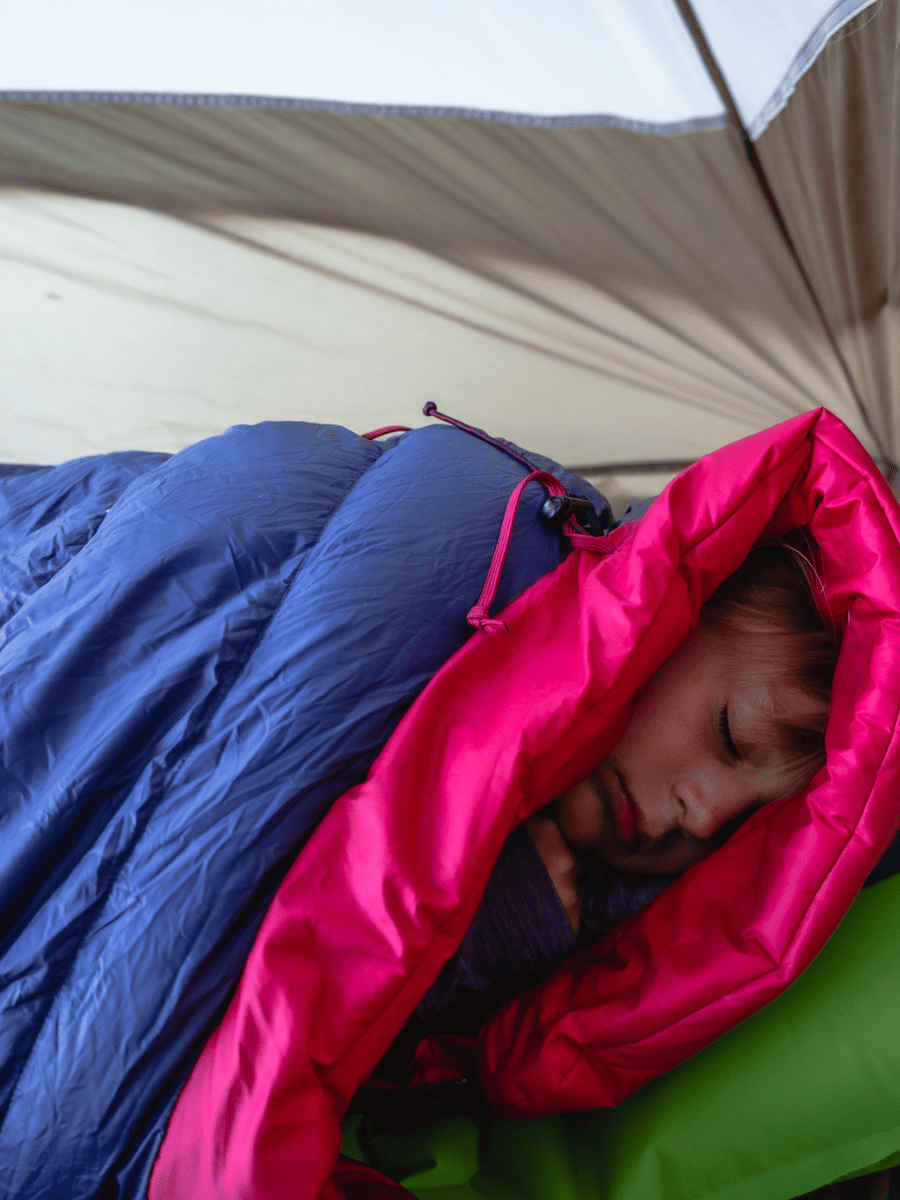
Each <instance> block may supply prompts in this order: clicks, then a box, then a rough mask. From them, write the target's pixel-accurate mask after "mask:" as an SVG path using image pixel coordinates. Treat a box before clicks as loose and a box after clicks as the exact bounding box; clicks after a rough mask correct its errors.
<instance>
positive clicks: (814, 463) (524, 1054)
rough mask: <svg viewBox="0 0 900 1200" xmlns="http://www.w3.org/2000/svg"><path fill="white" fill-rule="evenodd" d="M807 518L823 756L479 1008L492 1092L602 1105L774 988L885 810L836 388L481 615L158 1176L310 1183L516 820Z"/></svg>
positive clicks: (366, 802) (899, 819)
mask: <svg viewBox="0 0 900 1200" xmlns="http://www.w3.org/2000/svg"><path fill="white" fill-rule="evenodd" d="M798 525H808V526H809V527H810V529H811V531H812V533H813V536H814V537H815V538H816V540H817V541H818V543H819V546H820V548H821V552H822V558H823V573H824V580H825V585H826V591H827V605H828V607H829V609H830V612H831V615H832V618H833V620H834V622H835V625H836V628H837V629H838V631H839V634H840V635H841V636H842V649H841V655H840V660H839V663H838V669H837V674H836V678H835V687H834V698H833V704H832V715H831V719H830V723H829V728H828V734H827V752H828V760H827V764H826V766H825V767H824V768H823V770H822V771H820V772H819V774H818V775H817V776H816V777H815V779H814V780H813V782H812V784H811V786H810V788H809V789H808V790H807V792H806V793H805V794H803V795H800V796H797V797H793V798H791V799H789V800H785V801H781V802H779V803H777V804H773V805H770V806H767V807H766V808H764V809H761V810H760V811H759V812H757V813H756V814H755V815H754V816H753V817H752V818H751V819H750V820H749V821H748V822H746V824H745V825H743V826H742V827H741V829H740V830H739V831H738V833H736V834H735V835H734V837H733V838H732V839H731V840H730V841H729V842H728V844H727V845H726V846H725V847H724V848H723V849H721V850H719V851H718V852H717V853H716V854H714V855H712V856H711V857H710V858H708V859H706V860H705V861H703V862H702V863H700V864H698V865H697V866H695V867H694V868H692V869H691V870H690V871H689V872H687V873H686V874H685V875H684V876H683V877H682V878H681V879H680V880H679V881H678V882H677V883H675V884H673V885H672V886H671V887H669V888H668V889H667V890H666V891H665V892H663V893H662V894H661V895H660V896H659V897H658V898H657V899H656V900H655V901H654V902H653V904H652V905H651V906H650V908H649V909H647V910H646V911H645V912H644V913H642V914H641V915H640V916H638V917H636V918H634V919H632V920H631V921H630V922H627V923H626V924H625V925H624V926H621V927H619V928H618V929H616V930H615V931H614V932H612V933H611V934H610V935H609V936H608V937H607V938H605V939H604V940H603V941H602V942H601V943H600V944H598V945H597V946H595V947H592V948H591V949H590V950H587V951H583V952H582V953H581V954H579V955H578V956H577V957H576V958H574V959H573V960H571V962H570V963H567V964H566V966H565V967H564V968H561V969H560V970H559V971H558V972H557V973H556V974H555V976H554V977H553V978H552V979H550V980H549V981H548V982H547V983H545V984H544V985H543V986H541V987H540V988H538V989H535V990H534V991H532V992H530V993H527V994H526V995H524V996H522V997H520V998H518V999H517V1000H515V1001H514V1002H513V1003H512V1004H510V1005H509V1006H508V1007H507V1008H506V1009H505V1010H504V1011H502V1012H500V1013H499V1014H497V1015H495V1016H494V1017H493V1018H492V1019H491V1020H490V1021H489V1022H488V1024H487V1026H486V1027H485V1029H484V1030H483V1031H482V1035H481V1039H480V1045H479V1072H480V1075H481V1081H482V1084H483V1087H484V1090H485V1092H486V1094H487V1096H488V1098H489V1099H490V1100H491V1102H492V1103H493V1105H494V1106H495V1108H496V1110H497V1111H498V1112H499V1113H500V1114H501V1115H503V1116H507V1117H515V1116H523V1117H524V1116H536V1115H542V1114H548V1113H556V1112H563V1111H567V1110H573V1109H579V1108H594V1107H598V1106H603V1105H611V1104H616V1103H618V1102H619V1101H620V1100H622V1099H624V1098H625V1097H626V1096H628V1095H629V1094H630V1093H632V1092H633V1091H635V1090H636V1089H637V1088H639V1087H640V1086H641V1085H642V1084H644V1083H646V1082H648V1081H649V1080H651V1079H653V1078H655V1077H656V1076H658V1075H660V1074H661V1073H662V1072H664V1071H667V1070H669V1069H670V1068H671V1067H673V1066H675V1065H677V1064H678V1063H680V1062H682V1061H683V1060H684V1059H686V1058H687V1057H688V1056H690V1055H692V1054H694V1053H696V1052H697V1051H698V1050H700V1049H702V1048H703V1047H704V1046H706V1045H708V1044H709V1043H710V1042H712V1041H714V1040H715V1039H716V1038H717V1037H719V1036H721V1035H722V1034H723V1033H725V1032H726V1031H727V1030H728V1029H730V1028H731V1027H732V1026H734V1025H735V1024H737V1022H739V1021H741V1020H743V1019H744V1018H745V1017H747V1016H749V1015H750V1014H751V1013H753V1012H754V1011H756V1010H757V1009H758V1008H760V1007H761V1006H762V1005H764V1004H766V1003H767V1002H768V1001H769V1000H771V999H773V998H774V997H775V996H777V995H778V994H779V993H780V992H781V991H783V990H784V989H785V988H786V987H787V986H788V985H789V984H790V983H791V982H792V981H793V980H795V979H796V978H797V977H798V976H799V975H800V973H801V972H802V971H803V970H804V969H805V968H806V967H807V966H808V965H809V963H810V962H811V961H812V959H813V958H814V957H815V955H816V954H817V953H818V952H819V950H820V949H821V948H822V946H823V945H824V944H825V942H826V941H827V940H828V938H829V937H830V936H831V934H832V933H833V932H834V930H835V928H836V926H837V925H838V923H839V922H840V920H841V919H842V917H843V916H844V914H845V912H846V911H847V908H848V907H849V905H850V903H851V901H852V900H853V898H854V896H855V895H856V893H857V891H858V890H859V888H860V887H861V886H862V884H863V882H864V881H865V878H866V876H867V874H868V873H869V871H870V870H871V868H872V867H873V866H874V864H875V862H876V861H877V859H878V858H879V857H880V856H881V854H882V853H883V851H884V849H885V848H886V846H887V845H888V843H889V842H890V840H891V839H892V837H893V836H894V835H895V833H896V832H897V827H898V824H900V805H898V800H897V797H898V795H900V786H898V784H900V780H898V772H900V755H898V749H897V743H896V727H897V713H898V706H900V509H898V505H897V502H896V500H895V499H894V497H893V495H892V493H891V492H890V490H889V488H888V487H887V485H886V484H885V482H884V480H883V479H882V477H881V475H880V474H879V472H878V470H877V468H876V466H875V464H874V463H873V462H872V460H871V459H870V458H869V456H868V455H867V454H866V452H865V451H864V450H863V449H862V447H861V446H860V445H859V443H858V442H857V440H856V438H855V437H854V436H853V435H852V434H851V433H850V432H849V431H848V430H847V429H846V428H845V426H844V425H843V424H842V423H841V422H840V421H839V420H837V418H835V417H834V416H832V415H831V414H830V413H828V412H826V411H825V410H822V409H820V410H818V411H817V412H812V413H805V414H803V415H802V416H799V417H796V418H793V419H792V420H790V421H786V422H784V423H783V424H781V425H778V426H776V427H775V428H773V429H770V430H766V431H764V432H762V433H759V434H756V435H754V436H753V437H750V438H746V439H744V440H743V441H740V442H737V443H735V444H734V445H731V446H727V447H725V448H724V449H722V450H719V451H717V452H716V453H714V454H710V455H707V456H706V457H705V458H703V459H701V460H700V461H699V462H697V463H695V464H694V466H692V467H691V468H689V469H688V470H687V471H685V472H684V473H683V474H682V475H680V476H679V477H678V478H677V479H676V480H675V481H674V482H673V483H672V484H671V485H670V486H669V487H668V488H667V489H666V491H665V492H664V493H663V495H662V496H660V497H659V499H658V500H657V501H655V503H654V504H653V505H652V506H651V508H650V510H649V511H648V513H647V514H646V516H645V517H644V518H643V519H642V520H641V521H640V522H638V523H635V524H633V525H626V526H623V527H621V528H620V529H618V530H616V531H615V532H614V533H613V534H612V535H611V536H610V537H609V538H607V539H604V540H603V542H602V545H601V546H600V547H598V549H600V551H601V553H600V554H599V555H598V554H597V553H593V552H591V551H588V550H575V551H574V552H573V553H572V554H571V556H570V557H569V558H568V559H567V560H566V561H565V562H564V563H563V565H562V566H561V567H560V568H559V569H558V570H557V571H555V572H554V573H553V574H551V575H549V576H546V577H545V578H543V579H542V580H541V581H540V582H538V583H537V584H535V586H534V587H532V588H530V589H529V590H528V591H527V592H526V593H525V594H524V595H523V596H521V597H520V598H519V599H518V600H517V601H515V602H514V603H513V604H512V605H511V606H510V607H509V608H508V609H507V610H506V611H505V613H504V614H503V619H504V621H505V623H506V625H507V627H508V633H506V634H501V635H495V634H490V633H485V632H481V633H477V634H475V636H474V637H473V638H472V639H471V640H470V641H469V642H468V643H467V645H466V646H465V647H464V648H463V649H462V650H461V651H460V652H459V653H458V654H456V655H455V656H454V657H453V658H452V659H451V660H450V661H449V662H448V663H447V664H446V665H445V666H444V668H443V669H442V670H441V671H440V672H439V674H438V675H437V676H435V678H434V679H433V681H432V682H431V684H430V685H429V686H428V687H427V688H426V689H425V691H424V692H423V693H422V694H421V696H420V697H419V699H418V700H417V701H416V703H415V704H414V705H413V707H412V708H411V709H410V711H409V713H408V714H407V716H406V717H405V718H404V720H403V722H402V723H401V724H400V726H399V727H398V729H397V730H396V732H395V734H394V735H393V737H392V738H391V740H390V742H389V743H388V745H387V747H386V748H385V750H384V752H383V753H382V754H381V756H380V758H379V759H378V761H377V762H376V764H375V766H374V767H373V769H372V772H371V774H370V776H369V778H368V779H367V780H366V782H365V783H364V784H362V785H360V786H359V787H357V788H354V789H353V790H352V791H350V792H347V793H346V794H345V795H344V796H343V797H342V798H341V799H340V800H339V801H338V802H337V803H336V804H335V805H334V807H333V808H332V810H331V811H330V813H329V814H328V815H327V816H326V818H325V819H324V820H323V821H322V823H321V824H320V826H319V828H318V829H317V830H316V832H315V834H314V835H313V837H312V838H311V840H310V841H309V843H308V844H307V846H306V847H305V848H304V850H303V852H302V853H301V854H300V856H299V858H298V859H297V861H296V863H295V864H294V866H293V867H292V868H291V871H290V872H289V874H288V875H287V877H286V878H285V880H284V883H283V884H282V886H281V888H280V889H279V892H278V894H277V896H276V898H275V901H274V902H273V904H272V907H271V909H270V911H269V913H268V915H267V917H266V920H265V922H264V924H263V926H262V928H261V930H260V933H259V936H258V938H257V941H256V944H255V946H254V949H253V951H252V953H251V955H250V958H249V959H248V962H247V966H246V969H245V971H244V975H243V978H242V981H241V984H240V988H239V990H238V992H237V994H236V996H235V997H234V999H233V1001H232V1003H231V1005H230V1007H229V1009H228V1012H227V1013H226V1015H225V1018H224V1020H223V1022H222V1024H221V1026H220V1027H219V1028H218V1029H217V1030H216V1032H215V1033H214V1035H213V1036H212V1038H211V1039H210V1041H209V1043H208V1044H207V1046H206V1049H205V1050H204V1052H203V1055H202V1056H201V1058H200V1060H199V1061H198V1063H197V1065H196V1067H195V1069H194V1072H193V1074H192V1076H191V1078H190V1080H189V1081H188V1083H187V1085H186V1087H185V1089H184V1091H183V1092H182V1095H181V1097H180V1099H179V1102H178V1105H177V1107H176V1109H175V1112H174V1114H173V1117H172V1121H171V1123H170V1126H169V1129H168V1132H167V1135H166V1138H165V1140H164V1142H163V1145H162V1149H161V1151H160V1154H159V1157H158V1159H157V1163H156V1168H155V1171H154V1176H153V1181H152V1184H151V1189H150V1195H151V1197H152V1198H153V1200H182V1198H183V1200H188V1198H190V1200H213V1198H215V1200H231V1198H237V1197H241V1198H245V1200H250V1198H253V1200H281V1198H282V1197H283V1198H284V1200H288V1198H290V1200H301V1198H309V1200H313V1198H315V1197H318V1196H320V1195H323V1196H326V1197H329V1198H330V1200H335V1198H336V1197H337V1196H339V1195H341V1194H344V1193H343V1192H342V1191H341V1190H339V1187H338V1184H337V1183H336V1182H334V1180H332V1182H329V1180H331V1179H332V1172H333V1170H334V1166H335V1162H336V1159H337V1155H338V1147H339V1144H340V1137H341V1133H340V1121H341V1118H342V1115H343V1113H344V1111H345V1108H346V1106H347V1103H348V1101H349V1099H350V1097H351V1096H352V1094H353V1092H354V1091H355V1090H356V1088H357V1087H358V1086H359V1085H360V1084H361V1083H362V1082H363V1081H364V1080H365V1079H366V1078H367V1076H368V1075H369V1074H370V1073H371V1071H372V1069H373V1068H374V1066H375V1064H376V1063H377V1062H378V1060H379V1058H380V1057H381V1055H382V1053H383V1052H384V1050H385V1049H386V1047H387V1046H388V1045H389V1043H390V1042H391V1041H392V1040H393V1038H394V1037H395V1036H396V1034H397V1032H398V1031H399V1029H400V1027H401V1026H402V1025H403V1023H404V1022H405V1020H406V1019H407V1017H408V1016H409V1014H410V1013H411V1012H412V1010H413V1008H414V1007H415V1005H416V1004H417V1003H418V1001H419V1000H420V999H421V997H422V996H423V995H424V993H425V992H426V991H427V989H428V988H429V986H430V985H431V983H432V982H433V981H434V979H435V977H436V976H437V974H438V972H439V970H440V968H441V966H442V965H443V963H444V962H445V961H446V960H447V959H448V958H449V957H450V956H451V955H452V954H453V953H454V951H455V950H456V948H457V946H458V944H459V942H460V941H461V939H462V936H463V934H464V932H465V929H466V927H467V925H468V923H469V922H470V920H471V918H472V916H473V914H474V912H475V910H476V908H477V906H478V902H479V899H480V897H481V894H482V891H483V889H484V886H485V883H486V881H487V878H488V875H489V874H490V871H491V869H492V866H493V863H494V861H495V859H496V858H497V855H498V854H499V851H500V848H501V846H502V844H503V842H504V840H505V838H506V837H507V836H508V835H509V833H510V831H511V830H512V829H513V828H514V827H515V826H517V825H518V824H520V823H521V822H522V821H523V820H525V818H527V817H528V816H529V815H531V814H532V813H534V812H535V811H536V810H537V809H539V808H541V807H542V806H543V805H544V804H545V803H547V802H548V801H549V800H551V799H552V798H553V797H554V796H556V795H558V794H559V793H560V792H562V791H563V790H565V789H566V788H568V787H569V786H571V785H572V784H573V783H575V782H576V781H577V780H579V779H581V778H583V777H584V776H585V775H586V774H587V773H588V772H589V770H591V769H592V768H593V767H594V766H595V765H596V763H597V762H598V761H599V760H600V759H602V758H603V757H604V756H605V754H606V753H607V752H608V751H609V750H610V749H611V748H612V747H613V746H614V745H615V743H616V741H617V740H618V738H619V736H620V733H621V730H622V728H623V726H624V723H625V722H626V721H627V715H628V705H629V701H630V698H631V696H632V695H633V694H634V692H635V691H636V690H637V689H638V688H639V687H640V686H641V685H642V684H643V683H644V682H645V681H646V680H647V679H648V678H649V677H650V676H651V675H652V674H653V672H654V671H655V670H656V669H657V668H658V667H659V666H660V664H661V663H662V662H664V661H665V659H666V658H667V657H668V656H669V655H670V654H671V653H672V651H673V650H674V649H675V648H676V647H677V646H678V645H679V644H680V643H681V642H682V641H683V640H684V638H685V636H686V635H687V633H688V632H689V630H690V629H691V628H692V626H693V624H694V623H695V621H696V618H697V614H698V611H699V608H700V606H701V604H702V603H703V602H704V600H705V599H706V598H707V597H708V596H709V595H710V594H711V592H712V591H713V590H714V589H715V588H716V586H717V585H718V584H719V583H720V582H721V581H722V580H723V579H724V578H725V577H726V576H727V575H729V574H730V573H731V572H732V571H733V570H735V568H736V567H737V566H738V565H739V564H740V562H741V561H742V560H743V558H744V557H745V555H746V553H747V551H748V550H749V548H750V546H751V545H752V544H753V543H754V542H755V541H757V540H758V539H759V537H760V536H761V535H763V534H765V533H778V532H782V531H784V530H786V529H789V528H793V527H796V526H798Z"/></svg>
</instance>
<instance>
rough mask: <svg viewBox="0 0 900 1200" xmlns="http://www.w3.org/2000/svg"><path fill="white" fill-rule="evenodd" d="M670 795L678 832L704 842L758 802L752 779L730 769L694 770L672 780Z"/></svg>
mask: <svg viewBox="0 0 900 1200" xmlns="http://www.w3.org/2000/svg"><path fill="white" fill-rule="evenodd" d="M672 798H673V801H674V807H675V817H676V820H677V823H678V826H679V828H680V829H681V831H682V833H686V834H687V835H688V836H690V837H692V838H696V839H698V840H699V841H704V842H705V841H708V840H709V839H711V838H714V837H715V836H716V835H717V834H718V833H720V832H721V831H722V829H723V828H724V827H725V826H726V825H727V824H728V823H729V821H733V820H734V819H735V817H739V816H741V815H742V814H744V813H746V812H749V811H750V809H752V808H754V807H755V806H756V804H757V803H758V798H757V794H756V789H755V788H754V787H753V783H752V780H749V779H744V778H742V777H740V776H739V775H738V774H737V773H736V772H735V771H734V770H726V771H723V772H719V771H715V770H703V771H698V772H697V773H696V774H694V775H692V776H689V777H687V778H684V779H681V780H679V781H678V782H677V783H676V784H675V786H674V787H673V789H672Z"/></svg>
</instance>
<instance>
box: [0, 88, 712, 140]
mask: <svg viewBox="0 0 900 1200" xmlns="http://www.w3.org/2000/svg"><path fill="white" fill-rule="evenodd" d="M0 101H5V102H6V103H12V104H161V105H168V106H176V105H186V106H189V107H192V108H282V109H283V108H293V109H299V110H303V109H305V110H310V111H313V112H332V113H360V114H361V115H364V116H372V117H431V118H433V119H435V120H444V121H446V120H469V121H493V122H496V123H498V124H502V125H529V126H534V127H537V128H542V129H590V128H595V127H597V128H599V127H603V128H612V129H630V130H632V131H633V132H635V133H652V134H657V135H661V136H663V137H675V136H677V135H678V134H682V133H697V132H698V131H703V130H709V129H724V128H725V127H726V126H727V124H728V117H727V116H726V114H725V113H724V112H722V113H717V114H716V115H715V116H709V117H692V118H691V119H690V120H687V121H635V120H631V119H630V118H628V117H617V116H614V115H613V114H611V113H570V114H565V115H562V116H556V117H550V116H544V115H542V114H541V113H517V112H495V111H492V110H491V109H481V108H449V107H448V108H438V107H429V106H427V105H415V104H351V103H349V102H347V101H343V100H308V99H301V98H297V97H293V96H238V95H234V96H232V95H199V94H198V95H192V94H190V93H187V92H5V91H0Z"/></svg>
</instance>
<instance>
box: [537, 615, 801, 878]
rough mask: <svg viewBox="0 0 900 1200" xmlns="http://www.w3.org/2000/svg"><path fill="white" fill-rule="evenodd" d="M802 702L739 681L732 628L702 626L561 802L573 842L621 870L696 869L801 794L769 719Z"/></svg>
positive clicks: (556, 811) (559, 815)
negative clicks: (778, 804) (735, 827)
mask: <svg viewBox="0 0 900 1200" xmlns="http://www.w3.org/2000/svg"><path fill="white" fill-rule="evenodd" d="M803 703H804V701H803V697H802V696H801V695H799V694H797V693H792V692H791V691H790V689H789V688H788V687H786V686H785V687H781V688H776V689H774V690H773V688H772V687H771V686H769V685H766V684H764V683H761V682H759V681H754V680H752V679H741V678H736V677H735V672H734V671H733V669H731V668H730V667H729V666H728V659H727V657H726V654H725V644H724V642H723V640H722V635H721V634H719V633H716V632H715V631H714V630H712V629H711V628H709V627H708V626H705V625H703V624H701V625H700V626H699V627H698V628H697V629H696V630H694V632H693V633H692V634H691V635H690V636H689V637H688V639H687V641H686V642H685V643H684V645H683V646H681V648H680V649H679V650H677V651H676V652H675V654H673V655H672V657H671V658H670V659H669V660H668V661H667V662H666V663H664V664H663V666H662V667H661V668H660V669H659V670H658V671H657V673H656V674H655V675H654V676H653V678H652V679H651V680H650V682H649V683H648V684H647V686H646V687H645V688H644V689H643V691H642V692H639V693H638V695H637V697H636V698H635V702H634V706H633V709H632V713H631V719H630V720H629V722H628V725H627V726H626V728H625V732H624V734H623V735H622V738H621V740H620V741H619V743H618V745H617V746H616V747H615V749H614V750H613V751H612V753H611V754H610V755H609V756H608V757H607V758H605V759H604V760H603V762H602V763H600V765H599V767H597V769H596V770H595V771H594V772H593V773H592V774H591V775H590V776H589V777H588V778H587V779H585V780H583V781H582V782H581V783H579V784H576V785H575V787H573V788H570V790H569V791H567V792H564V793H563V795H561V796H560V797H558V799H557V800H555V801H554V803H553V807H552V809H551V811H552V812H553V815H554V817H555V819H556V821H557V824H558V825H559V828H560V831H561V832H562V834H563V837H564V838H565V839H566V841H567V842H568V843H569V845H570V846H571V847H572V848H573V849H574V850H580V851H583V852H587V853H588V854H591V855H593V856H596V857H597V858H599V859H601V860H602V861H603V862H605V863H607V864H609V865H610V866H613V867H617V868H619V869H620V870H623V871H641V872H645V873H648V874H660V875H662V874H670V873H671V874H675V873H678V872H681V871H684V870H686V869H687V867H689V866H691V865H692V864H693V863H695V862H698V861H699V860H700V859H701V858H705V857H706V856H707V855H708V854H711V853H712V852H713V850H715V849H717V847H718V846H720V845H721V844H722V841H723V840H724V838H725V836H727V834H728V832H730V830H729V828H728V827H729V825H730V823H731V822H733V821H734V820H735V818H737V817H741V816H743V815H744V814H746V813H748V812H749V811H750V810H751V809H753V808H757V807H759V806H760V805H761V804H765V803H766V802H767V801H769V800H775V799H778V798H779V797H781V796H785V795H789V794H791V792H793V791H795V790H796V789H797V786H798V785H797V781H796V780H795V779H794V780H792V779H791V773H790V771H789V769H788V764H787V760H786V756H785V753H784V751H782V750H781V749H780V748H779V747H778V746H777V745H775V744H774V742H773V738H772V735H771V715H772V713H773V712H777V714H778V716H779V717H781V718H782V719H790V717H791V715H792V714H796V715H798V716H799V715H800V713H801V711H802V708H803ZM767 718H768V720H767Z"/></svg>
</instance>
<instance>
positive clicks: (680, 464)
mask: <svg viewBox="0 0 900 1200" xmlns="http://www.w3.org/2000/svg"><path fill="white" fill-rule="evenodd" d="M696 461H697V460H696V459H695V458H673V459H666V460H660V459H649V458H648V459H646V460H645V461H643V462H640V461H632V462H623V463H614V462H609V463H591V464H590V465H589V466H586V467H567V468H566V469H567V470H568V471H574V472H575V474H576V475H653V474H655V473H659V474H660V475H662V474H672V473H673V472H677V471H684V470H685V469H686V468H687V467H690V466H693V464H694V463H695V462H696Z"/></svg>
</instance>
